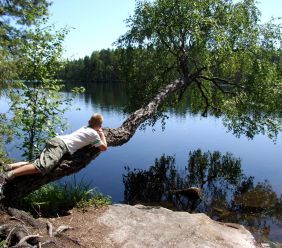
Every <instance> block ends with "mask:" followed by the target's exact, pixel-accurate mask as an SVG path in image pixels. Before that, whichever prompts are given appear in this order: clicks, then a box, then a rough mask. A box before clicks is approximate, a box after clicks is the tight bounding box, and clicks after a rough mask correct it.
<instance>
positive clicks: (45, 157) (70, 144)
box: [0, 114, 107, 187]
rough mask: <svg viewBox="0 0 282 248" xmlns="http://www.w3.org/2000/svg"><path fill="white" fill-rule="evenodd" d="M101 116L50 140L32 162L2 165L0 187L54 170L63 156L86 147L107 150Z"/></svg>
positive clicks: (94, 116)
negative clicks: (19, 179)
mask: <svg viewBox="0 0 282 248" xmlns="http://www.w3.org/2000/svg"><path fill="white" fill-rule="evenodd" d="M102 123H103V116H102V115H100V114H94V115H93V116H91V118H90V120H89V121H88V126H85V127H82V128H80V129H78V130H76V131H75V132H73V133H71V134H68V135H62V136H56V137H55V138H53V139H51V140H50V141H49V142H48V143H47V145H46V147H45V148H44V150H43V151H42V152H41V154H40V156H39V158H37V159H36V160H35V161H34V162H32V163H29V162H18V163H14V164H8V165H3V170H4V171H5V174H4V175H2V176H1V177H0V187H1V185H3V184H4V182H5V181H12V180H13V179H14V178H15V177H18V176H23V175H30V174H37V173H41V174H42V175H45V174H46V173H48V172H50V171H51V170H52V169H53V168H55V167H56V166H57V165H58V163H59V161H60V159H61V158H62V157H63V155H64V154H66V153H70V154H73V153H74V152H76V151H77V150H79V149H80V148H82V147H84V146H87V145H90V144H92V145H94V146H95V147H98V148H99V149H100V151H106V150H107V141H106V138H105V135H104V133H103V130H102Z"/></svg>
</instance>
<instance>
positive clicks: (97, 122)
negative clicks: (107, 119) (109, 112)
mask: <svg viewBox="0 0 282 248" xmlns="http://www.w3.org/2000/svg"><path fill="white" fill-rule="evenodd" d="M103 120H104V118H103V116H102V115H101V114H94V115H92V116H91V118H90V120H89V121H88V125H89V126H90V127H100V126H102V123H103Z"/></svg>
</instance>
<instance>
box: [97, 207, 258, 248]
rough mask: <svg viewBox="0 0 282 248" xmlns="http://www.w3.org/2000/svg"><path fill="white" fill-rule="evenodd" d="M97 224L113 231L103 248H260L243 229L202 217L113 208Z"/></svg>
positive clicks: (153, 210) (158, 211)
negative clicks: (99, 223)
mask: <svg viewBox="0 0 282 248" xmlns="http://www.w3.org/2000/svg"><path fill="white" fill-rule="evenodd" d="M99 221H100V222H101V223H102V224H104V225H106V226H108V227H110V228H111V230H112V231H111V233H110V234H109V235H108V237H106V241H105V242H106V243H107V244H105V247H108V246H109V247H129V248H133V247H146V248H147V247H154V248H158V247H161V248H169V247H179V248H180V247H183V248H184V247H185V248H193V247H217V248H220V247H222V248H223V247H224V248H227V247H238V248H248V247H260V246H259V245H258V244H257V243H256V242H255V239H254V237H253V236H252V235H251V233H250V232H249V231H247V230H246V229H245V228H244V227H243V226H241V225H236V224H227V223H225V224H222V223H219V222H216V221H214V220H212V219H210V218H209V217H208V216H206V215H205V214H189V213H187V212H173V211H171V210H168V209H165V208H161V207H145V206H142V205H135V206H129V205H122V204H116V205H112V206H110V207H109V209H108V210H107V211H106V212H105V213H103V214H102V216H100V217H99Z"/></svg>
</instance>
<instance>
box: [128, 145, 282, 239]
mask: <svg viewBox="0 0 282 248" xmlns="http://www.w3.org/2000/svg"><path fill="white" fill-rule="evenodd" d="M125 170H126V173H125V174H124V175H123V183H124V186H125V191H124V200H125V202H127V203H129V204H136V203H142V204H148V205H149V204H150V205H155V204H158V205H162V206H165V207H168V208H171V209H174V210H182V211H183V210H187V211H189V212H204V213H206V214H208V215H209V216H210V217H211V218H213V219H215V220H218V221H224V222H233V223H239V224H243V225H245V226H246V227H248V228H249V229H250V230H251V231H252V233H253V234H254V236H255V237H256V238H257V239H258V240H259V241H268V242H271V241H272V242H282V235H281V232H282V221H281V220H282V197H280V198H279V197H278V196H277V194H276V193H275V192H274V191H273V190H272V187H271V185H270V184H269V182H268V181H264V182H258V183H255V182H254V177H247V176H246V175H244V174H243V171H242V169H241V161H240V159H238V158H235V157H233V156H232V154H230V153H226V154H225V155H222V154H221V153H220V152H217V151H215V152H213V153H211V152H205V153H203V152H202V151H201V150H200V149H199V150H196V151H193V152H190V153H189V159H188V165H187V167H186V168H185V169H184V170H183V171H179V170H177V169H176V166H175V158H174V157H173V156H165V155H163V156H161V157H160V158H159V159H156V160H155V164H154V165H153V166H151V167H149V169H148V170H141V169H133V170H130V168H129V167H126V168H125ZM191 187H197V188H199V189H201V194H200V198H198V197H195V194H183V191H185V190H184V189H187V188H188V189H191ZM179 192H180V193H179ZM185 192H186V191H185ZM188 193H189V192H188Z"/></svg>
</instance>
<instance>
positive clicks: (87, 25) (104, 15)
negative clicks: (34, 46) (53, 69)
mask: <svg viewBox="0 0 282 248" xmlns="http://www.w3.org/2000/svg"><path fill="white" fill-rule="evenodd" d="M258 7H259V9H260V11H261V12H262V21H263V22H265V21H268V20H270V18H271V16H273V17H279V16H282V0H260V1H259V2H258ZM134 8H135V0H53V4H52V5H51V7H50V8H49V13H50V23H52V24H55V26H56V27H57V28H62V27H65V26H67V27H69V28H70V32H69V34H68V35H67V37H66V39H65V41H64V44H63V45H64V48H65V51H64V54H63V57H64V58H68V59H77V58H83V57H84V56H85V55H89V56H90V55H91V53H92V52H93V51H95V50H96V51H97V50H101V49H107V48H114V46H113V42H115V41H116V40H117V39H118V38H119V36H121V35H123V34H124V33H125V32H126V31H127V28H126V23H125V19H127V18H128V17H129V16H130V15H133V13H134Z"/></svg>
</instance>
